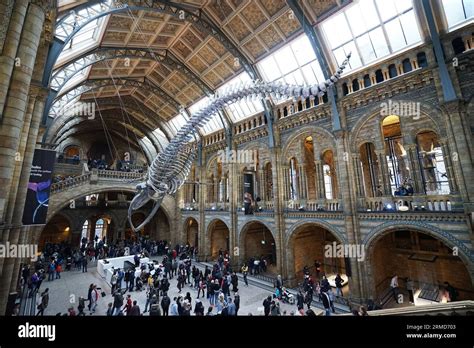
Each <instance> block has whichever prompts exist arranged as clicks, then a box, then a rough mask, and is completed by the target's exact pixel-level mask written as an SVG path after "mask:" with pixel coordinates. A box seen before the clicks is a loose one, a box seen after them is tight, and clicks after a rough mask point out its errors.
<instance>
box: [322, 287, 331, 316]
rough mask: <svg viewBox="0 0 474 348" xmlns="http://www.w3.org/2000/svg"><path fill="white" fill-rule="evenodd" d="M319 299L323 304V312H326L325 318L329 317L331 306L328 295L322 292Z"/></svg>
mask: <svg viewBox="0 0 474 348" xmlns="http://www.w3.org/2000/svg"><path fill="white" fill-rule="evenodd" d="M321 299H322V302H323V306H324V310H325V311H326V316H330V315H331V307H332V306H331V298H330V297H329V294H328V293H327V292H322V293H321Z"/></svg>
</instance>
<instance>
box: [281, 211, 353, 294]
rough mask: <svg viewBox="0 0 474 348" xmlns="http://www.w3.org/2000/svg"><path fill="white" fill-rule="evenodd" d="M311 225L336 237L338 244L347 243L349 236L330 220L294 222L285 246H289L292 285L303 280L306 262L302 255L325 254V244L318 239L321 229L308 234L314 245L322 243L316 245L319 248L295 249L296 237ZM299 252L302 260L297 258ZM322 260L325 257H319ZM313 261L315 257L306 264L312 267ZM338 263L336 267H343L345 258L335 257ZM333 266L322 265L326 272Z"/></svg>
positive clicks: (288, 254) (288, 259) (289, 268)
mask: <svg viewBox="0 0 474 348" xmlns="http://www.w3.org/2000/svg"><path fill="white" fill-rule="evenodd" d="M311 227H316V228H317V229H321V230H322V232H324V231H325V232H328V233H329V234H330V236H331V237H332V239H334V241H335V242H336V243H338V244H347V238H346V237H345V236H344V234H343V233H342V232H341V231H340V230H339V229H338V228H337V227H335V226H333V225H331V224H329V223H328V222H326V221H324V220H320V219H307V220H306V219H305V220H303V221H298V222H296V223H294V224H293V225H292V226H291V227H290V228H289V230H288V231H287V233H286V241H285V244H284V245H285V246H286V248H287V253H286V270H287V275H288V279H289V280H290V283H291V284H292V285H296V284H297V283H298V282H301V281H302V276H303V272H302V270H303V266H304V264H303V263H302V262H301V261H302V260H301V255H304V256H309V254H311V256H312V257H317V255H318V254H319V255H322V256H324V253H323V251H324V246H323V245H322V244H321V243H320V242H318V241H317V240H316V239H317V238H318V237H319V236H320V235H319V234H318V232H319V231H317V232H316V233H313V234H309V235H308V236H307V238H311V239H312V240H311V242H312V244H313V245H315V244H314V243H320V244H319V245H317V244H316V245H317V246H316V249H318V250H306V251H305V252H304V253H303V252H298V253H297V252H296V251H295V248H296V247H297V245H296V243H295V238H296V237H297V236H298V235H299V234H300V232H301V233H303V234H304V233H305V230H306V229H307V228H311ZM305 245H309V241H306V242H305ZM308 249H310V247H308ZM297 254H298V256H300V260H297V257H296V256H297ZM318 259H319V261H320V262H322V261H323V258H322V257H321V258H318ZM313 262H314V259H305V262H304V263H305V264H306V265H307V266H308V267H311V266H313ZM336 262H338V263H337V265H335V266H334V267H335V268H337V269H339V268H340V267H342V266H341V265H342V263H343V262H344V260H343V259H342V260H338V259H335V260H334V263H336ZM332 268H333V267H332V266H331V268H330V266H329V265H328V267H326V266H325V265H323V266H322V270H323V271H324V272H327V271H331V269H332Z"/></svg>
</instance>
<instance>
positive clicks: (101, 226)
mask: <svg viewBox="0 0 474 348" xmlns="http://www.w3.org/2000/svg"><path fill="white" fill-rule="evenodd" d="M105 235H106V225H105V221H104V219H98V220H97V221H96V222H95V236H94V239H95V237H97V238H99V240H101V239H103V238H105Z"/></svg>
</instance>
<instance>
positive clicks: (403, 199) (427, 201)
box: [360, 195, 462, 212]
mask: <svg viewBox="0 0 474 348" xmlns="http://www.w3.org/2000/svg"><path fill="white" fill-rule="evenodd" d="M459 202H461V197H460V196H457V195H429V196H425V195H417V196H396V197H366V198H365V207H362V208H361V209H360V210H362V211H373V212H377V211H461V210H462V207H461V206H460V204H459Z"/></svg>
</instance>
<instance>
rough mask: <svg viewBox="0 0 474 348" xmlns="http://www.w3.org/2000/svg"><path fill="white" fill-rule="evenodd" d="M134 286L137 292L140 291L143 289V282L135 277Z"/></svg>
mask: <svg viewBox="0 0 474 348" xmlns="http://www.w3.org/2000/svg"><path fill="white" fill-rule="evenodd" d="M135 284H136V288H137V289H136V290H137V291H142V289H143V280H142V279H141V278H140V277H137V279H136V282H135Z"/></svg>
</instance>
